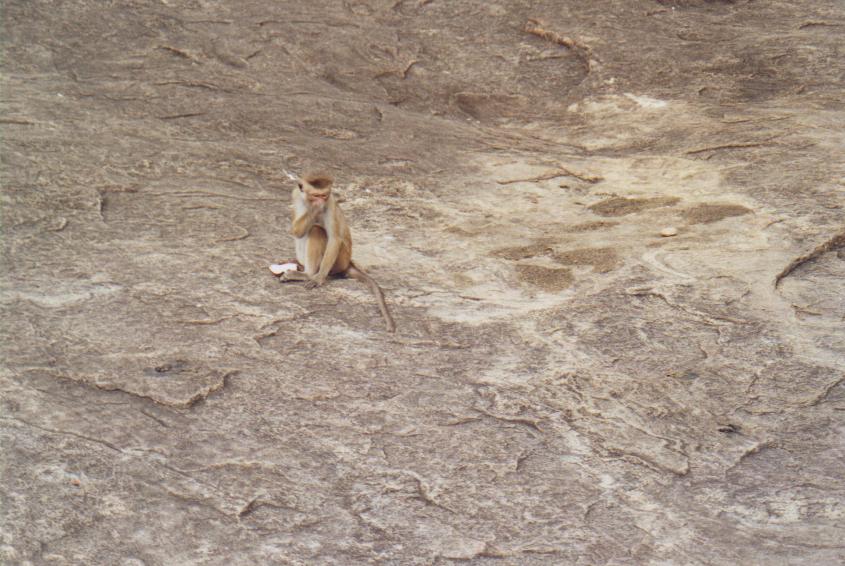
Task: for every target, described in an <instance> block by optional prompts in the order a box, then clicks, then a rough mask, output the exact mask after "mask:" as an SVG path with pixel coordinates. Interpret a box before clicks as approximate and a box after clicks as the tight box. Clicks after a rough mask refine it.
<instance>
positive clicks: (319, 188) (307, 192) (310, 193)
mask: <svg viewBox="0 0 845 566" xmlns="http://www.w3.org/2000/svg"><path fill="white" fill-rule="evenodd" d="M299 190H300V191H301V192H302V194H303V196H304V197H305V201H306V202H307V203H308V205H309V206H313V207H316V208H324V207H325V206H326V202H328V200H329V196H330V195H331V194H332V183H331V180H330V179H326V178H312V179H303V180H300V181H299Z"/></svg>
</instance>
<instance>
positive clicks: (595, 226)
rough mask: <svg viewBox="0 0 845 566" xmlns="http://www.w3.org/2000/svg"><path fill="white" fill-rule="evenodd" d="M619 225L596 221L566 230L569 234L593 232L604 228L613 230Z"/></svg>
mask: <svg viewBox="0 0 845 566" xmlns="http://www.w3.org/2000/svg"><path fill="white" fill-rule="evenodd" d="M617 224H619V223H618V222H609V221H607V220H596V221H595V222H582V223H581V224H575V225H574V226H569V227H567V228H565V230H566V231H567V232H592V231H593V230H601V229H602V228H612V227H613V226H616V225H617Z"/></svg>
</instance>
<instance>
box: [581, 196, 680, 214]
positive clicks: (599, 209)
mask: <svg viewBox="0 0 845 566" xmlns="http://www.w3.org/2000/svg"><path fill="white" fill-rule="evenodd" d="M680 201H681V199H679V198H678V197H652V198H625V197H613V198H609V199H606V200H603V201H601V202H597V203H596V204H593V205H590V206H588V207H587V208H589V209H590V210H591V211H593V212H594V213H595V214H598V215H599V216H625V215H626V214H633V213H635V212H642V211H643V210H648V209H650V208H660V207H663V206H673V205H676V204H678V203H679V202H680Z"/></svg>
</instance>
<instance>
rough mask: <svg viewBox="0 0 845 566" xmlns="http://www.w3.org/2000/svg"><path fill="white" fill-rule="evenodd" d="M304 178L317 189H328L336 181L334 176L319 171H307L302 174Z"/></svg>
mask: <svg viewBox="0 0 845 566" xmlns="http://www.w3.org/2000/svg"><path fill="white" fill-rule="evenodd" d="M302 180H303V181H305V182H306V183H308V184H309V185H311V186H312V187H314V188H315V189H328V188H329V187H331V186H332V184H333V183H334V178H332V176H331V175H329V174H328V173H322V172H319V171H316V172H312V173H306V174H305V175H303V176H302Z"/></svg>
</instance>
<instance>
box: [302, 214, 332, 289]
mask: <svg viewBox="0 0 845 566" xmlns="http://www.w3.org/2000/svg"><path fill="white" fill-rule="evenodd" d="M328 240H329V237H328V236H327V235H326V231H325V230H323V229H322V228H321V227H319V226H312V227H311V231H310V232H309V233H308V246H307V249H306V252H305V273H306V274H307V275H308V277H314V276H315V275H316V274H317V271H318V270H319V269H320V262H321V261H322V260H323V254H325V253H326V244H327V242H328Z"/></svg>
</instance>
